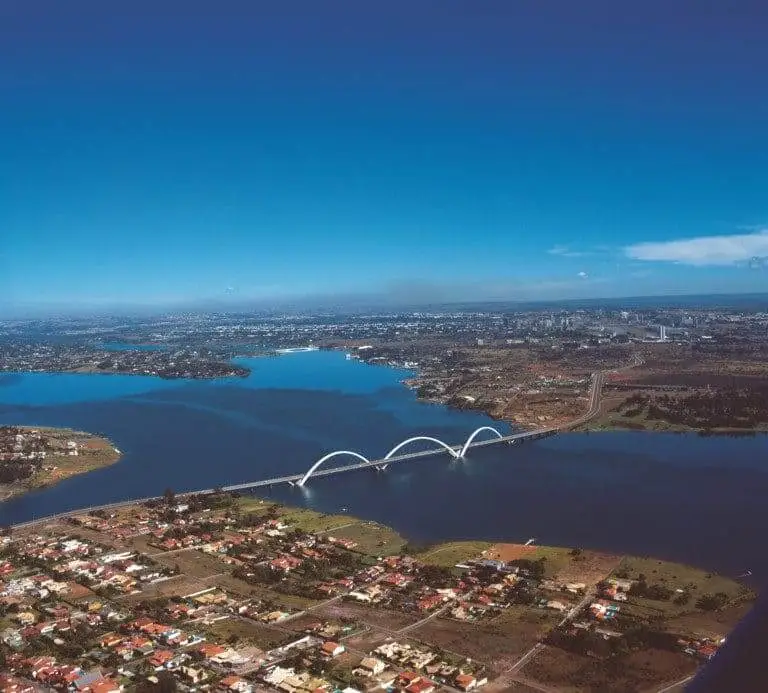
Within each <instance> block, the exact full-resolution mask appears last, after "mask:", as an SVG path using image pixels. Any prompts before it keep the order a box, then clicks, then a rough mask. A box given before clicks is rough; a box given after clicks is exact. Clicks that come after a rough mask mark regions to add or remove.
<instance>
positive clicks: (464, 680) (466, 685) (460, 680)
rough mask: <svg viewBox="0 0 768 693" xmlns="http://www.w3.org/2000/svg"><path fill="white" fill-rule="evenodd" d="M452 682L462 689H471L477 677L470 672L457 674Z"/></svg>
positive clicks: (475, 684)
mask: <svg viewBox="0 0 768 693" xmlns="http://www.w3.org/2000/svg"><path fill="white" fill-rule="evenodd" d="M453 683H454V684H455V686H456V688H458V689H460V690H462V691H471V690H472V689H473V688H475V687H476V686H477V679H476V678H475V677H474V676H472V674H459V675H458V676H457V677H456V678H455V679H454V680H453Z"/></svg>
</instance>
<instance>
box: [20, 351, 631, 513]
mask: <svg viewBox="0 0 768 693" xmlns="http://www.w3.org/2000/svg"><path fill="white" fill-rule="evenodd" d="M640 363H641V361H640V359H638V358H635V359H633V361H632V363H631V364H629V365H628V366H626V367H625V368H621V369H613V370H610V371H598V372H596V373H593V374H592V385H591V388H590V394H589V408H588V409H587V411H586V412H585V413H584V414H583V415H582V416H580V417H578V418H576V419H573V420H571V421H568V422H567V423H565V424H562V425H560V426H556V427H551V428H542V429H538V430H535V431H523V432H521V433H513V434H511V435H507V436H503V435H501V434H500V433H498V431H496V430H495V429H492V428H489V427H482V428H481V429H478V430H477V431H475V432H473V433H472V434H471V435H470V436H469V438H468V439H467V442H466V443H464V444H463V445H452V446H448V445H445V447H439V448H437V449H435V448H431V449H429V450H420V451H418V452H411V453H405V454H400V455H392V456H391V457H390V456H386V457H383V458H380V459H376V460H366V461H365V462H355V463H352V464H346V465H339V466H335V467H326V468H318V469H314V468H311V470H310V471H311V476H312V478H314V477H325V476H334V475H337V474H343V473H347V472H353V471H357V470H361V469H375V470H378V471H383V470H385V469H386V468H387V467H388V466H389V465H393V464H399V463H401V462H412V461H414V460H419V459H422V458H425V457H434V456H435V455H444V454H447V453H449V452H450V454H451V455H452V457H453V458H455V459H458V458H460V453H461V452H462V451H463V450H466V449H474V448H481V447H485V446H488V445H499V444H507V445H515V444H521V443H524V442H526V441H532V440H538V439H540V438H546V437H548V436H552V435H555V434H557V433H558V432H560V431H562V430H568V429H571V428H575V427H577V426H580V425H582V424H584V423H586V422H587V421H589V420H590V419H591V418H593V417H595V416H596V415H597V414H598V413H599V411H600V401H601V398H600V394H601V392H602V388H603V385H604V383H605V378H606V375H607V374H608V373H616V372H619V371H621V370H626V369H628V368H634V367H635V366H638V365H640ZM486 428H488V429H489V430H492V431H493V432H494V433H495V434H496V436H497V437H496V438H492V439H490V440H480V441H475V440H474V436H475V435H477V433H478V432H479V431H481V430H483V429H486ZM430 440H431V439H430ZM438 442H439V441H438ZM397 447H399V446H397ZM333 454H341V452H339V453H333ZM348 454H352V455H355V456H356V457H359V458H360V459H365V458H363V457H361V456H359V455H357V453H348ZM327 457H328V456H327ZM306 477H307V473H306V472H305V473H303V474H287V475H285V476H279V477H273V478H271V479H259V480H256V481H246V482H244V483H238V484H229V485H226V486H221V487H218V488H206V489H199V490H196V491H184V492H181V493H177V494H176V495H177V497H178V498H182V497H184V496H191V495H197V494H210V493H214V492H216V491H226V492H229V491H248V490H250V489H256V488H264V487H269V486H276V485H278V484H292V485H303V483H304V482H305V481H307V478H306ZM161 497H162V496H149V497H147V498H137V499H133V500H129V501H118V502H116V503H107V504H104V505H94V506H90V507H87V508H81V509H77V510H69V511H67V512H63V513H57V514H55V515H49V516H47V517H41V518H36V519H34V520H30V521H28V522H21V523H19V524H16V525H14V527H19V528H21V527H28V526H33V525H36V524H40V523H43V522H50V521H52V520H56V519H59V518H62V517H67V516H68V515H71V514H73V513H86V512H93V511H95V510H110V509H112V508H119V507H123V506H126V505H131V504H141V503H145V502H147V501H151V500H158V499H159V498H161Z"/></svg>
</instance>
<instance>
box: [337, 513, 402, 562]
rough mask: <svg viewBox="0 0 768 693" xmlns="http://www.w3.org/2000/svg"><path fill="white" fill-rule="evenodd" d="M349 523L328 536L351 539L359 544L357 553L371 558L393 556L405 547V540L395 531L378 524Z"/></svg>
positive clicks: (340, 526)
mask: <svg viewBox="0 0 768 693" xmlns="http://www.w3.org/2000/svg"><path fill="white" fill-rule="evenodd" d="M350 519H351V518H347V522H346V523H345V524H343V525H339V528H338V529H332V530H331V531H329V532H327V535H328V536H333V537H336V538H338V539H349V540H351V541H354V542H356V543H357V547H356V548H355V551H360V552H361V553H365V554H368V555H369V556H391V555H393V554H398V553H400V552H401V551H402V549H403V546H405V543H406V542H405V539H403V538H402V537H401V536H400V535H399V534H398V533H397V532H395V530H393V529H390V528H389V527H385V526H384V525H380V524H378V523H376V522H353V523H352V524H349V521H350Z"/></svg>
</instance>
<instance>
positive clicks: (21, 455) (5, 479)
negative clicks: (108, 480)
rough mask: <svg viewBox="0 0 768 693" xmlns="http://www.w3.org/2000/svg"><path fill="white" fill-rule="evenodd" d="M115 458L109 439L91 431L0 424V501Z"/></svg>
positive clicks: (114, 448)
mask: <svg viewBox="0 0 768 693" xmlns="http://www.w3.org/2000/svg"><path fill="white" fill-rule="evenodd" d="M119 459H120V451H119V450H118V449H117V448H116V447H115V446H114V445H112V443H111V442H110V441H108V440H107V439H106V438H102V437H99V436H96V435H93V434H91V433H84V432H82V431H74V430H71V429H67V428H31V427H25V426H0V501H5V500H8V499H9V498H12V497H13V496H18V495H21V494H23V493H27V492H28V491H31V490H34V489H37V488H42V487H44V486H52V485H53V484H56V483H58V482H59V481H62V480H64V479H67V478H69V477H71V476H75V475H76V474H84V473H85V472H90V471H93V470H94V469H99V468H100V467H106V466H108V465H110V464H114V463H115V462H117V460H119Z"/></svg>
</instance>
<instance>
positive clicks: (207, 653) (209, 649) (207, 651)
mask: <svg viewBox="0 0 768 693" xmlns="http://www.w3.org/2000/svg"><path fill="white" fill-rule="evenodd" d="M226 651H227V648H226V647H222V646H221V645H215V644H214V643H205V644H204V645H200V648H199V652H200V654H201V655H203V657H205V658H206V659H213V658H214V657H218V656H220V655H222V654H224V653H225V652H226Z"/></svg>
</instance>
